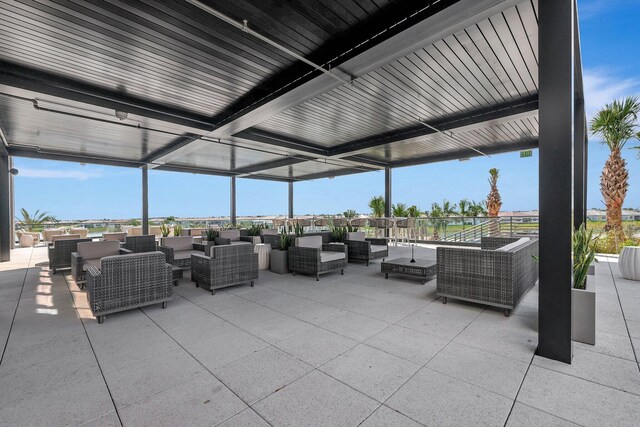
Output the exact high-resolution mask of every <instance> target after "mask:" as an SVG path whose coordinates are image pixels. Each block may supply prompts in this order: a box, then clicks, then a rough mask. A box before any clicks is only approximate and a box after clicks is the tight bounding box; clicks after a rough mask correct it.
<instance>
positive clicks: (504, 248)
mask: <svg viewBox="0 0 640 427" xmlns="http://www.w3.org/2000/svg"><path fill="white" fill-rule="evenodd" d="M529 240H531V239H529V238H528V237H523V238H521V239H518V240H516V241H515V242H511V243H509V244H508V245H504V246H501V247H499V248H498V249H496V251H497V252H508V251H510V250H513V249H517V248H518V247H519V246H522V245H524V244H525V243H527V242H528V241H529Z"/></svg>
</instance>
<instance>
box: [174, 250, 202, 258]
mask: <svg viewBox="0 0 640 427" xmlns="http://www.w3.org/2000/svg"><path fill="white" fill-rule="evenodd" d="M202 254H203V253H202V252H201V251H194V250H193V249H190V250H188V251H174V252H173V259H189V258H191V255H202Z"/></svg>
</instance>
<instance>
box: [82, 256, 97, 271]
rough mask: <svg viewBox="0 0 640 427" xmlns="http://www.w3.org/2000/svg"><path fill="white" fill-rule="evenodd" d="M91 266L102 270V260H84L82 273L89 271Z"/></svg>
mask: <svg viewBox="0 0 640 427" xmlns="http://www.w3.org/2000/svg"><path fill="white" fill-rule="evenodd" d="M91 266H93V267H95V268H97V269H98V270H100V258H97V259H86V260H84V263H83V264H82V271H87V270H88V269H89V267H91Z"/></svg>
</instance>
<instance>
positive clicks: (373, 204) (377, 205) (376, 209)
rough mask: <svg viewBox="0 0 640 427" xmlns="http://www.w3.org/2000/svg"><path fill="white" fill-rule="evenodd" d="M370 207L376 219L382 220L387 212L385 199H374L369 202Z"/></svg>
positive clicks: (379, 197)
mask: <svg viewBox="0 0 640 427" xmlns="http://www.w3.org/2000/svg"><path fill="white" fill-rule="evenodd" d="M369 207H370V208H371V214H372V215H373V216H374V217H375V218H382V217H383V216H384V211H385V203H384V197H382V196H378V197H372V198H371V200H369Z"/></svg>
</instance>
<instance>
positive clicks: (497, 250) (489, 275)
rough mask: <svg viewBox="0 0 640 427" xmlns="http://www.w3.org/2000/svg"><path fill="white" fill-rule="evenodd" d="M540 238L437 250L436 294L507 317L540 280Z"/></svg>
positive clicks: (444, 299) (497, 240) (491, 240)
mask: <svg viewBox="0 0 640 427" xmlns="http://www.w3.org/2000/svg"><path fill="white" fill-rule="evenodd" d="M537 255H538V240H537V239H526V240H525V239H517V238H506V237H483V238H482V240H481V249H480V250H477V249H467V248H445V247H440V248H438V249H437V252H436V256H437V265H438V266H437V294H438V295H439V296H441V297H442V302H443V303H445V304H446V302H447V298H454V299H460V300H464V301H471V302H477V303H481V304H487V305H491V306H495V307H500V308H504V309H505V315H506V316H508V315H509V313H510V311H511V310H512V309H513V308H515V307H516V305H517V304H518V302H519V301H520V299H521V298H522V297H523V296H524V294H526V293H527V291H528V290H529V289H530V288H531V287H532V286H533V285H534V284H535V283H536V281H537V280H538V263H537V261H536V260H535V259H534V257H535V256H537Z"/></svg>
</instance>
